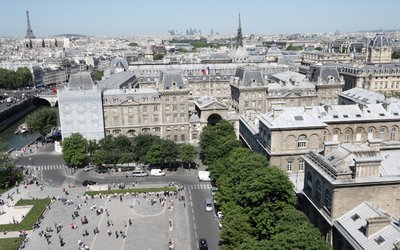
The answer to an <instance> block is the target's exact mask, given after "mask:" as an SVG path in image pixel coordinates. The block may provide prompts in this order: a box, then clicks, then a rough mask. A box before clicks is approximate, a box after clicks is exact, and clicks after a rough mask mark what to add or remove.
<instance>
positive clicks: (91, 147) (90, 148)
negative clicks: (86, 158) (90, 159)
mask: <svg viewBox="0 0 400 250" xmlns="http://www.w3.org/2000/svg"><path fill="white" fill-rule="evenodd" d="M97 149H99V145H98V144H97V141H96V140H88V143H87V148H86V151H87V152H88V154H89V155H93V153H94V152H95V151H96V150H97Z"/></svg>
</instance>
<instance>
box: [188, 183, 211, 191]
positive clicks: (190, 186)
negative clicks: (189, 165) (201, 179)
mask: <svg viewBox="0 0 400 250" xmlns="http://www.w3.org/2000/svg"><path fill="white" fill-rule="evenodd" d="M185 188H186V189H191V190H200V189H204V190H207V189H211V185H210V183H202V184H188V185H185Z"/></svg>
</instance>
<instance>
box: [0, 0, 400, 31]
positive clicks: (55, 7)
mask: <svg viewBox="0 0 400 250" xmlns="http://www.w3.org/2000/svg"><path fill="white" fill-rule="evenodd" d="M61 7H62V9H61V8H60V5H59V4H55V3H54V1H48V0H43V1H40V2H39V3H38V2H36V1H27V0H16V1H6V2H4V3H3V4H2V8H1V10H0V23H1V24H2V27H1V29H0V36H1V37H24V36H25V34H26V29H27V27H26V15H25V11H26V10H28V11H29V14H30V19H31V26H32V30H33V32H34V34H35V35H36V36H37V37H45V36H54V35H59V34H68V33H69V34H71V33H73V34H82V35H93V36H133V35H162V34H167V33H168V30H179V31H182V32H184V31H185V30H186V29H190V28H194V29H199V30H201V31H202V34H210V32H211V29H213V31H214V33H216V32H219V33H221V34H231V35H234V34H235V33H236V29H237V25H238V14H239V12H240V14H241V17H242V29H243V34H244V35H250V34H256V35H259V34H265V35H268V34H293V33H329V32H335V31H336V30H339V31H341V32H354V31H359V30H378V29H383V30H387V29H399V28H400V27H399V26H400V25H399V21H398V18H396V17H397V13H396V10H398V9H399V8H400V2H399V1H391V0H389V1H383V3H380V4H376V2H375V1H374V2H372V1H371V0H367V1H363V2H362V4H360V2H356V1H354V2H353V1H344V0H338V1H335V4H334V5H327V4H322V3H321V2H320V1H314V0H309V1H305V2H303V1H302V2H300V1H294V0H289V1H286V2H285V4H284V5H282V3H278V2H268V1H261V0H255V1H251V2H244V1H237V0H235V1H214V2H213V1H211V0H205V1H202V2H201V3H199V2H194V1H189V2H178V1H172V2H171V1H170V2H165V1H159V0H156V1H151V2H147V1H146V2H145V1H140V2H130V1H124V0H118V1H112V2H110V1H94V0H88V1H82V2H78V1H76V0H71V1H68V4H63V5H61ZM183 20H184V21H183Z"/></svg>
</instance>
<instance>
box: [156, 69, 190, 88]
mask: <svg viewBox="0 0 400 250" xmlns="http://www.w3.org/2000/svg"><path fill="white" fill-rule="evenodd" d="M174 84H175V85H176V86H177V88H178V89H183V88H185V82H184V80H183V77H182V74H181V73H179V72H173V71H168V72H162V73H161V85H162V88H163V89H171V87H172V85H174Z"/></svg>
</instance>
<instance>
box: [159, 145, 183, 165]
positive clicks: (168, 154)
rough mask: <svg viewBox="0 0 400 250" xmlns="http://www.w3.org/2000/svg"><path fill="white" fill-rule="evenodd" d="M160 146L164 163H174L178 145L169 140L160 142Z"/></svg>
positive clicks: (177, 153) (177, 154)
mask: <svg viewBox="0 0 400 250" xmlns="http://www.w3.org/2000/svg"><path fill="white" fill-rule="evenodd" d="M160 144H161V147H162V149H163V152H162V157H164V163H166V164H168V165H171V164H173V163H175V162H176V159H177V158H178V156H179V147H178V145H176V143H175V142H173V141H171V140H161V141H160Z"/></svg>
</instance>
